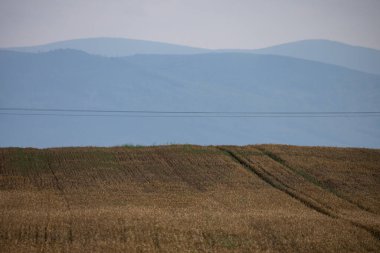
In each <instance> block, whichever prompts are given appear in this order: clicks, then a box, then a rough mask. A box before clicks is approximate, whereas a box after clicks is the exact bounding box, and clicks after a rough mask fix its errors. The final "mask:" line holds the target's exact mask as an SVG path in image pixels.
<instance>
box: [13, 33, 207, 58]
mask: <svg viewBox="0 0 380 253" xmlns="http://www.w3.org/2000/svg"><path fill="white" fill-rule="evenodd" d="M8 49H9V50H14V51H19V52H30V53H38V52H48V51H52V50H57V49H74V50H81V51H84V52H87V53H89V54H95V55H102V56H110V57H121V56H128V55H134V54H196V53H205V52H207V51H209V50H207V49H202V48H194V47H188V46H181V45H174V44H169V43H162V42H156V41H145V40H134V39H123V38H88V39H75V40H67V41H59V42H54V43H49V44H45V45H39V46H31V47H14V48H8Z"/></svg>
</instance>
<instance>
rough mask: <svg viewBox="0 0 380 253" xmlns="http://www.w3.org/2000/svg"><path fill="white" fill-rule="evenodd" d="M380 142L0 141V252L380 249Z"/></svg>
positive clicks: (336, 250) (368, 250) (319, 250)
mask: <svg viewBox="0 0 380 253" xmlns="http://www.w3.org/2000/svg"><path fill="white" fill-rule="evenodd" d="M379 192H380V150H377V149H359V148H330V147H298V146H285V145H254V146H244V147H240V146H208V147H204V146H192V145H169V146H154V147H128V146H126V147H112V148H98V147H80V148H51V149H31V148H2V149H0V252H379V251H380V194H379Z"/></svg>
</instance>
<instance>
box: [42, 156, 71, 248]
mask: <svg viewBox="0 0 380 253" xmlns="http://www.w3.org/2000/svg"><path fill="white" fill-rule="evenodd" d="M46 163H47V166H48V169H49V171H50V172H51V174H52V175H53V179H54V182H55V187H56V188H57V189H58V191H59V195H60V196H61V197H62V198H63V200H64V203H65V207H66V211H67V212H68V213H69V241H70V242H72V241H73V231H72V227H73V217H72V209H71V205H70V202H69V199H68V198H67V195H66V194H65V190H64V188H63V186H62V184H61V183H60V182H59V178H58V176H57V174H56V173H55V171H54V169H53V166H52V165H51V161H50V159H49V157H48V155H47V156H46Z"/></svg>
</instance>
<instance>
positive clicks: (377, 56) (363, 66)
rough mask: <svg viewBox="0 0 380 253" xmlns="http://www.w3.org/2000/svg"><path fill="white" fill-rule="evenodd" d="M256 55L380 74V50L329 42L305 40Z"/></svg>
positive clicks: (265, 49)
mask: <svg viewBox="0 0 380 253" xmlns="http://www.w3.org/2000/svg"><path fill="white" fill-rule="evenodd" d="M252 52H254V53H260V54H274V55H283V56H291V57H296V58H300V59H306V60H313V61H318V62H323V63H329V64H335V65H339V66H343V67H347V68H351V69H356V70H360V71H364V72H368V73H374V74H380V50H376V49H371V48H365V47H358V46H351V45H348V44H344V43H339V42H335V41H329V40H304V41H296V42H291V43H286V44H282V45H277V46H273V47H269V48H263V49H259V50H253V51H252Z"/></svg>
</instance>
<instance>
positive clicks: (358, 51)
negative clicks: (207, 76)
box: [9, 38, 380, 74]
mask: <svg viewBox="0 0 380 253" xmlns="http://www.w3.org/2000/svg"><path fill="white" fill-rule="evenodd" d="M9 49H10V50H14V51H19V52H34V53H38V52H48V51H52V50H57V49H74V50H81V51H84V52H87V53H89V54H95V55H102V56H111V57H123V56H130V55H135V54H185V55H188V54H199V53H211V52H214V53H223V52H240V53H257V54H272V55H281V56H290V57H295V58H299V59H305V60H313V61H318V62H322V63H328V64H335V65H339V66H342V67H347V68H351V69H355V70H359V71H364V72H368V73H374V74H380V51H379V50H375V49H370V48H365V47H358V46H351V45H348V44H344V43H340V42H335V41H329V40H303V41H295V42H290V43H286V44H281V45H276V46H273V47H268V48H263V49H252V50H238V49H221V50H210V49H203V48H194V47H188V46H181V45H174V44H169V43H162V42H155V41H144V40H133V39H123V38H88V39H76V40H68V41H60V42H55V43H49V44H46V45H39V46H31V47H17V48H9Z"/></svg>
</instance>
